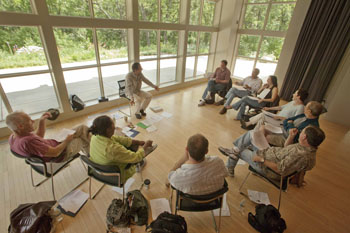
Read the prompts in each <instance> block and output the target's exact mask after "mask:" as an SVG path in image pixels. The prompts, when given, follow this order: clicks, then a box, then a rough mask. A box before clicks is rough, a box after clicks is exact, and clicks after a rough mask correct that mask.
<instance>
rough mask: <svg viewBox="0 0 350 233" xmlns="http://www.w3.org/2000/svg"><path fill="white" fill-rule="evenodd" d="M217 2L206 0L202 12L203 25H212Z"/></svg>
mask: <svg viewBox="0 0 350 233" xmlns="http://www.w3.org/2000/svg"><path fill="white" fill-rule="evenodd" d="M214 13H215V2H214V1H209V0H204V5H203V13H202V25H205V26H212V25H213V21H214Z"/></svg>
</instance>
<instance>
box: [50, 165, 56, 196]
mask: <svg viewBox="0 0 350 233" xmlns="http://www.w3.org/2000/svg"><path fill="white" fill-rule="evenodd" d="M50 168H51V190H52V196H53V199H54V200H55V201H56V197H55V185H54V182H53V172H52V171H53V169H52V163H50Z"/></svg>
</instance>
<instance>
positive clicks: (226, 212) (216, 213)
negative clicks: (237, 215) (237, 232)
mask: <svg viewBox="0 0 350 233" xmlns="http://www.w3.org/2000/svg"><path fill="white" fill-rule="evenodd" d="M219 211H220V209H215V210H214V216H219V214H220V213H219ZM221 216H231V213H230V209H229V207H228V205H227V199H226V193H225V194H224V198H223V203H222V208H221Z"/></svg>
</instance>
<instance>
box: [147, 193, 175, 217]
mask: <svg viewBox="0 0 350 233" xmlns="http://www.w3.org/2000/svg"><path fill="white" fill-rule="evenodd" d="M150 204H151V210H152V218H153V220H155V219H156V218H157V217H158V215H160V214H161V213H163V212H164V211H167V212H169V213H171V210H170V205H169V201H168V200H167V199H166V198H157V199H152V200H150Z"/></svg>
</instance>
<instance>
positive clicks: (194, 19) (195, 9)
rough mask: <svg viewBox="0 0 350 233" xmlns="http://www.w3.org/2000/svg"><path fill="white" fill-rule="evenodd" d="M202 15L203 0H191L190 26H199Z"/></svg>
mask: <svg viewBox="0 0 350 233" xmlns="http://www.w3.org/2000/svg"><path fill="white" fill-rule="evenodd" d="M200 13H201V0H191V12H190V24H194V25H197V24H199V14H200Z"/></svg>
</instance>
